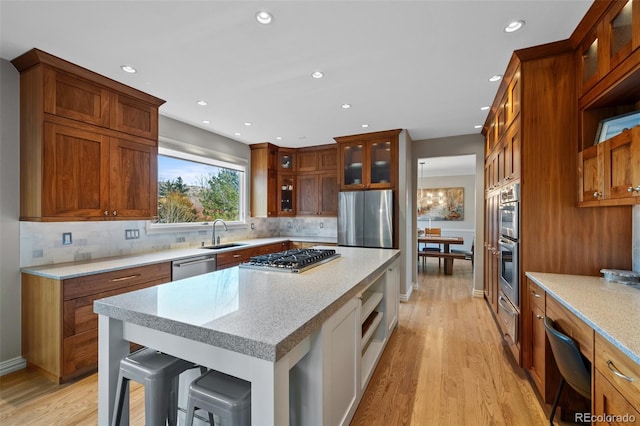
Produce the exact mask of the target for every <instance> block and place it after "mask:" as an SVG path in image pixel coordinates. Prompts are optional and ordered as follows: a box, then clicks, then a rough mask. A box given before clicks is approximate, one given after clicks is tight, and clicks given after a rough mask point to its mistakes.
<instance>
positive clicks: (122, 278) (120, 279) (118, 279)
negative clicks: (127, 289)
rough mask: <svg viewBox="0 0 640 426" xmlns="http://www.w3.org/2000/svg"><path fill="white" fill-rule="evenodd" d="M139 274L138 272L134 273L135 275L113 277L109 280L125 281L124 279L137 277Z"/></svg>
mask: <svg viewBox="0 0 640 426" xmlns="http://www.w3.org/2000/svg"><path fill="white" fill-rule="evenodd" d="M139 276H140V274H135V275H129V276H128V277H120V278H113V279H112V280H111V282H114V283H115V282H118V281H126V280H130V279H132V278H136V277H139Z"/></svg>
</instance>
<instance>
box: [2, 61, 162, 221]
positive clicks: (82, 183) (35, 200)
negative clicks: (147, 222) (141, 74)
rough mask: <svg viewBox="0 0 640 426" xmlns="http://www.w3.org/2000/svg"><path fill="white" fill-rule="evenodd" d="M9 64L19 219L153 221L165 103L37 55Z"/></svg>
mask: <svg viewBox="0 0 640 426" xmlns="http://www.w3.org/2000/svg"><path fill="white" fill-rule="evenodd" d="M12 63H13V64H14V66H15V67H16V68H17V69H18V71H20V93H21V95H20V116H21V118H20V119H21V125H20V188H21V197H20V219H21V220H32V221H66V220H104V219H109V220H113V219H118V218H126V219H152V218H153V217H155V216H156V215H157V185H158V182H157V155H158V153H157V149H158V108H159V106H160V105H162V104H163V103H164V101H162V100H161V99H158V98H155V97H153V96H151V95H148V94H146V93H143V92H139V91H137V90H135V89H132V88H130V87H128V86H125V85H123V84H120V83H117V82H115V81H113V80H111V79H108V78H106V77H103V76H101V75H99V74H96V73H93V72H91V71H89V70H86V69H84V68H81V67H79V66H77V65H74V64H71V63H69V62H66V61H64V60H62V59H60V58H57V57H55V56H52V55H49V54H47V53H45V52H42V51H39V50H37V49H33V50H31V51H29V52H27V53H25V54H24V55H22V56H20V57H18V58H16V59H14V60H13V61H12Z"/></svg>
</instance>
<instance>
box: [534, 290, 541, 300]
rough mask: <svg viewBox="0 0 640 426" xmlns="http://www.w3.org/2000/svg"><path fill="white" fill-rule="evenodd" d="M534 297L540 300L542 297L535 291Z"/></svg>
mask: <svg viewBox="0 0 640 426" xmlns="http://www.w3.org/2000/svg"><path fill="white" fill-rule="evenodd" d="M533 297H536V298H538V299H540V295H539V294H538V293H536V292H535V291H534V292H533Z"/></svg>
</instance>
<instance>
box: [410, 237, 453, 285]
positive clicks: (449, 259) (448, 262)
mask: <svg viewBox="0 0 640 426" xmlns="http://www.w3.org/2000/svg"><path fill="white" fill-rule="evenodd" d="M421 244H424V245H425V246H426V244H440V245H442V246H443V250H442V252H441V253H440V254H441V256H440V257H441V258H442V259H444V273H445V275H451V274H453V259H454V256H452V255H451V254H452V253H451V245H456V244H459V245H462V244H464V238H462V237H443V236H436V235H423V236H420V237H418V252H420V251H421V248H420V245H421Z"/></svg>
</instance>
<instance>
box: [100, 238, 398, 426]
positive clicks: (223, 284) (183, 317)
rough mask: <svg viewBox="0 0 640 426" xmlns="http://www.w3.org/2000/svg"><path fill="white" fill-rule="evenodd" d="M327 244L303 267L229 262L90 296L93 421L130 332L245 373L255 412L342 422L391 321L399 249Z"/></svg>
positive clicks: (108, 400)
mask: <svg viewBox="0 0 640 426" xmlns="http://www.w3.org/2000/svg"><path fill="white" fill-rule="evenodd" d="M336 249H337V252H338V253H340V255H341V257H339V258H337V259H335V260H333V261H331V262H328V263H326V264H323V265H320V266H317V267H315V268H313V269H310V270H308V271H305V272H304V273H301V274H291V273H282V272H275V271H269V272H263V271H257V270H250V269H242V268H238V267H235V268H230V269H227V270H222V271H217V272H212V273H209V274H205V275H201V276H197V277H192V278H188V279H185V280H180V281H175V282H171V283H167V284H162V285H158V286H155V287H151V288H147V289H143V290H138V291H134V292H130V293H126V294H123V295H118V296H114V297H110V298H106V299H100V300H97V301H96V302H95V303H94V310H95V312H96V313H97V314H99V337H98V344H99V362H98V374H99V385H98V390H99V395H98V403H99V409H98V410H99V412H98V416H99V417H98V419H99V421H98V422H99V424H100V425H103V424H105V425H106V424H109V423H110V418H111V413H112V411H113V404H114V400H115V389H116V382H117V376H118V366H119V361H120V359H121V358H122V357H123V356H125V355H126V354H127V353H128V351H129V342H135V343H138V344H141V345H144V346H148V347H151V348H154V349H157V350H160V351H163V352H165V353H168V354H171V355H174V356H176V357H179V358H182V359H186V360H189V361H192V362H194V363H197V364H199V365H203V366H206V367H208V368H212V369H215V370H218V371H221V372H224V373H227V374H230V375H232V376H236V377H240V378H242V379H244V380H247V381H249V382H251V389H252V395H251V404H252V406H251V414H252V422H253V423H254V424H260V425H269V424H273V425H281V424H289V423H290V415H291V416H292V417H291V419H292V421H293V422H294V423H295V422H299V423H305V420H307V422H306V423H308V420H309V419H310V418H312V416H313V421H314V422H317V423H319V424H336V422H339V423H342V422H346V423H348V421H349V419H350V418H351V416H352V415H353V412H354V411H355V408H356V407H357V404H358V402H359V400H360V397H361V395H362V392H363V390H364V388H365V387H366V384H367V383H368V380H369V378H370V376H371V374H372V372H373V367H374V366H375V364H376V363H377V361H378V359H379V357H380V354H381V353H382V350H383V349H384V346H385V345H386V342H387V340H388V336H389V334H390V333H391V331H392V330H393V327H395V325H396V324H397V312H398V285H399V271H398V262H397V259H398V258H399V256H400V252H399V251H397V250H383V249H364V248H351V247H337V248H336ZM371 321H373V324H374V325H372V326H371V327H369V325H368V324H369V323H371ZM365 323H366V324H367V329H366V330H365V327H364V324H365ZM361 326H362V328H361ZM369 328H371V330H369ZM365 334H366V336H365ZM336 339H342V340H344V341H342V342H337V341H336ZM335 343H341V347H342V350H341V351H337V352H336V351H331V350H329V349H330V348H331V347H332V345H334V346H336V345H335ZM345 348H347V349H348V348H351V349H352V350H351V351H349V350H345ZM336 354H344V356H343V357H342V358H341V359H340V358H336V356H337V355H336ZM345 364H346V366H345ZM301 366H302V367H301ZM349 366H350V367H351V368H349ZM294 367H295V370H294ZM300 368H303V369H304V370H305V371H304V372H303V374H300V373H301V372H300V371H297V370H300ZM292 371H293V373H291V372H292ZM302 377H305V378H309V377H316V378H317V380H306V379H300V380H299V381H298V380H297V379H296V378H302ZM338 382H341V383H338ZM290 386H292V387H293V388H295V389H296V391H295V392H293V393H295V394H297V395H298V396H297V397H296V398H297V399H296V403H295V404H290ZM336 389H341V390H342V393H335V394H336V395H338V396H340V400H344V401H345V405H344V406H340V407H338V406H336V404H335V403H334V401H333V400H332V395H331V391H332V390H336ZM344 389H352V390H353V392H352V395H350V397H348V398H347V399H346V400H345V398H344V396H345V394H344ZM300 399H302V400H304V401H305V402H303V403H300ZM318 405H319V406H320V407H319V408H318ZM338 405H339V404H338ZM308 406H314V407H315V408H312V409H311V410H309V409H307V408H300V407H308ZM296 407H297V408H296Z"/></svg>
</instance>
